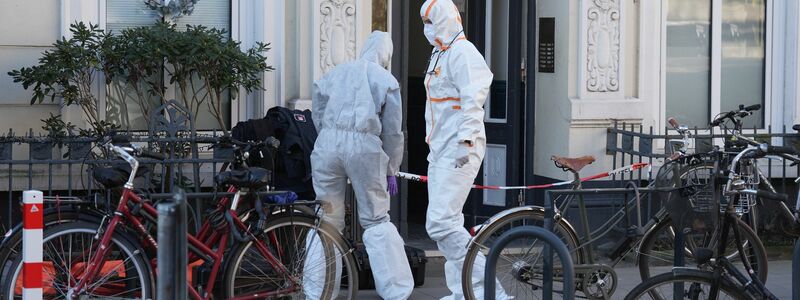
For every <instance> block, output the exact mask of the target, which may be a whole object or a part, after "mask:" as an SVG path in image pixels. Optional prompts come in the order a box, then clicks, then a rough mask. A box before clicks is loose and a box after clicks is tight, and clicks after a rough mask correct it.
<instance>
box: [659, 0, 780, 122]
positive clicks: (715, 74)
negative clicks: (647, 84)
mask: <svg viewBox="0 0 800 300" xmlns="http://www.w3.org/2000/svg"><path fill="white" fill-rule="evenodd" d="M667 1H668V0H667ZM667 1H661V25H660V29H661V39H660V46H659V47H660V48H659V50H660V56H661V62H660V74H659V76H660V82H659V90H660V95H659V98H660V101H659V102H660V103H659V104H660V109H659V115H658V117H657V119H656V120H659V122H657V123H658V124H661V126H660V127H661V128H664V127H666V126H667V124H666V123H667V122H666V120H667V119H668V118H669V117H670V116H667V115H666V106H667V90H666V86H667V85H666V77H667V68H666V66H667V55H666V49H667V14H668V13H669V7H668V3H667ZM710 1H711V47H710V48H711V49H710V52H711V66H710V69H711V76H710V95H709V102H708V105H709V108H710V109H709V113H710V114H711V115H710V116H709V120H713V119H714V117H715V116H716V115H718V114H719V113H721V112H722V111H721V110H722V108H721V107H722V99H721V94H722V90H721V85H722V81H721V79H722V47H721V45H722V6H723V5H722V1H723V0H710ZM764 1H765V5H766V19H765V25H766V28H765V31H766V32H765V33H766V37H765V41H764V82H763V86H764V89H763V91H762V93H763V97H764V103H763V107H762V108H761V112H762V113H763V114H764V123H763V126H761V127H758V128H756V131H757V132H759V133H761V132H767V131H768V130H769V128H770V127H774V126H775V125H776V124H775V123H776V121H779V120H775V118H773V104H774V103H773V96H772V95H773V92H774V89H775V88H774V87H773V76H772V74H773V60H774V58H775V57H782V55H783V54H782V52H781V51H784V50H781V49H775V48H773V36H774V32H775V13H774V12H775V3H774V2H775V1H773V0H764ZM678 121H680V120H678ZM751 130H752V128H751ZM659 131H660V130H659ZM698 132H701V133H709V132H711V129H710V128H707V127H706V128H698ZM667 133H669V134H676V132H675V131H674V130H668V131H667Z"/></svg>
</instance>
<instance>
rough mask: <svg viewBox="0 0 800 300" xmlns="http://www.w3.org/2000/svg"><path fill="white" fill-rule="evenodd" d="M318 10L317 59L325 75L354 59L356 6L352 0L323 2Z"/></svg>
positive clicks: (327, 0)
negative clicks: (319, 17)
mask: <svg viewBox="0 0 800 300" xmlns="http://www.w3.org/2000/svg"><path fill="white" fill-rule="evenodd" d="M319 8H320V13H321V14H322V22H321V23H320V25H319V27H320V28H319V31H320V37H319V41H320V44H319V59H320V68H321V69H322V72H323V73H325V72H328V71H330V70H331V69H332V68H333V67H335V66H336V65H338V64H340V63H343V62H346V61H351V60H354V59H355V58H356V26H355V24H356V6H355V1H354V0H324V1H322V3H321V4H320V7H319Z"/></svg>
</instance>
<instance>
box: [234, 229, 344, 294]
mask: <svg viewBox="0 0 800 300" xmlns="http://www.w3.org/2000/svg"><path fill="white" fill-rule="evenodd" d="M317 222H318V219H316V218H313V217H309V216H304V215H297V214H290V215H283V216H276V217H274V219H273V220H271V221H270V222H269V223H268V224H267V225H266V226H265V228H266V229H265V230H264V231H263V233H262V234H261V235H260V237H259V240H258V241H249V242H246V243H241V244H239V245H238V246H237V248H236V249H235V250H234V251H232V252H231V256H230V259H229V260H228V263H227V266H226V268H225V270H226V272H225V273H226V274H225V281H224V282H225V290H224V294H225V296H226V297H227V298H232V297H248V296H256V295H257V296H258V297H261V298H264V297H267V298H269V297H271V296H282V297H289V298H290V299H355V298H356V293H357V291H358V266H357V265H356V262H355V257H354V256H353V253H352V249H351V247H350V246H349V245H348V244H347V243H346V242H345V241H344V239H342V238H341V236H340V235H339V234H338V232H337V231H336V230H335V229H333V228H332V227H331V226H329V225H327V224H325V223H322V224H320V225H317Z"/></svg>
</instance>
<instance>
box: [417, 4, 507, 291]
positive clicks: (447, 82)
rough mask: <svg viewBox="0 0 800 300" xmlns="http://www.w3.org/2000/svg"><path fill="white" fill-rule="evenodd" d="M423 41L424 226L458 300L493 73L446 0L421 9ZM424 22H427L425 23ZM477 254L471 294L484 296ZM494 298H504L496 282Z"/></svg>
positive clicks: (453, 8)
mask: <svg viewBox="0 0 800 300" xmlns="http://www.w3.org/2000/svg"><path fill="white" fill-rule="evenodd" d="M420 16H421V17H422V19H423V21H424V22H425V23H426V24H425V25H424V26H425V37H426V38H427V39H428V41H429V42H430V43H431V45H433V46H434V49H433V54H432V55H431V60H430V62H429V65H428V67H427V75H426V76H425V89H426V91H427V95H428V98H427V103H426V105H427V107H426V111H425V123H426V124H427V136H426V142H427V143H428V146H429V147H430V154H429V155H428V162H429V165H428V178H429V181H428V199H429V202H428V212H427V222H426V224H425V227H426V229H427V231H428V235H429V236H430V237H431V239H433V240H434V241H436V243H437V246H438V247H439V250H440V251H441V252H442V253H443V254H444V256H445V259H446V260H447V261H446V262H445V266H444V267H445V279H446V281H447V287H448V289H450V291H451V292H452V293H453V294H452V295H450V296H447V297H445V298H443V299H463V298H464V297H463V293H462V286H461V270H462V269H463V266H464V257H465V256H466V253H467V248H466V246H467V244H468V242H469V239H470V235H469V233H467V231H466V230H465V229H464V215H463V214H462V210H463V208H464V203H465V202H466V200H467V196H468V195H469V192H470V189H471V187H472V183H473V182H474V180H475V176H477V174H478V170H479V169H480V166H481V163H482V161H483V156H484V153H485V151H486V132H485V129H484V124H483V118H484V110H483V104H484V102H485V101H486V96H487V95H488V93H489V86H490V85H491V84H492V78H493V74H492V72H491V70H489V67H488V66H487V65H486V62H485V60H484V58H483V56H481V54H480V52H478V49H476V48H475V45H473V44H472V43H471V42H469V41H468V40H467V39H466V37H465V36H464V34H463V27H462V25H461V16H460V15H459V12H458V8H457V7H456V5H455V4H453V2H452V1H451V0H427V1H425V3H424V4H423V5H422V8H421V9H420ZM426 20H427V21H426ZM484 263H485V258H484V257H483V256H479V257H478V258H477V259H476V263H475V264H476V266H475V268H474V272H473V275H472V281H473V283H475V285H474V287H475V288H476V289H475V296H476V297H477V298H479V299H482V298H483V288H482V287H483V273H484V272H483V265H484ZM497 287H498V290H497V291H496V296H497V298H498V299H505V298H506V295H505V293H504V292H503V290H502V287H501V286H500V284H499V283H498V284H497Z"/></svg>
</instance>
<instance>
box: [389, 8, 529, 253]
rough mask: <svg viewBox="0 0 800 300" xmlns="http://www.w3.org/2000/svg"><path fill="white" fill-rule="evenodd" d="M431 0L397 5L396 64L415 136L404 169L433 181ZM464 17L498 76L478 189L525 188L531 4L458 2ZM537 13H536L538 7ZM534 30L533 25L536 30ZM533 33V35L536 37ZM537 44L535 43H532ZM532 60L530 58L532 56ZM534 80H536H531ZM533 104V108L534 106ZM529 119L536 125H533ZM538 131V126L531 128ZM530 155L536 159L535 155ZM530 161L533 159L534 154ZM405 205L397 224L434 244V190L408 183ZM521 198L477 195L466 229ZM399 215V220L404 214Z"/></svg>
mask: <svg viewBox="0 0 800 300" xmlns="http://www.w3.org/2000/svg"><path fill="white" fill-rule="evenodd" d="M423 2H424V0H408V1H398V0H395V1H392V7H393V9H394V11H393V14H392V15H393V24H394V26H393V29H392V35H393V41H394V43H395V51H396V53H395V56H394V64H393V70H392V71H393V72H394V73H395V74H396V76H397V77H398V80H399V81H400V84H401V88H402V89H403V102H404V108H405V116H404V120H405V123H406V125H405V126H406V128H405V132H406V135H407V140H406V141H407V142H406V147H407V152H406V155H405V158H406V160H405V164H404V169H405V170H406V171H408V172H411V173H415V174H426V173H427V167H428V162H427V155H428V145H427V144H425V121H424V119H423V117H422V116H424V114H425V97H426V95H425V87H424V84H423V79H424V76H425V67H426V64H425V62H426V61H427V59H428V57H430V52H431V46H430V45H429V44H428V42H427V40H426V39H425V36H424V35H423V33H422V31H423V26H422V21H421V19H420V18H419V8H420V7H421V5H422V3H423ZM454 2H455V3H456V6H457V7H458V9H459V12H460V13H461V18H462V21H463V24H464V28H465V32H466V35H467V39H468V40H470V41H471V42H472V43H474V44H475V46H476V47H477V48H478V50H479V51H481V53H482V54H483V55H484V57H485V58H486V60H487V62H488V63H489V65H490V67H491V69H492V72H493V73H494V82H493V83H492V87H491V92H490V93H491V95H490V96H489V99H487V102H486V104H485V109H486V120H485V121H486V122H485V123H486V134H487V138H488V141H487V142H488V147H487V153H486V158H485V160H484V164H483V169H482V171H481V172H480V173H479V174H478V178H476V181H477V182H479V183H485V184H498V185H507V184H514V185H517V184H522V183H523V182H524V177H525V176H524V175H525V170H528V171H529V172H532V170H533V169H532V165H531V164H530V163H526V162H527V161H532V159H527V160H526V159H525V158H526V155H525V153H526V151H525V150H524V149H525V148H528V149H532V147H530V146H531V145H532V144H531V143H532V142H531V141H530V140H532V134H533V133H532V132H527V134H528V137H529V138H528V140H529V141H527V142H526V139H525V136H526V128H529V129H530V130H532V128H533V127H532V126H531V125H532V124H533V120H532V114H530V113H531V112H532V108H533V102H532V101H533V92H532V90H530V91H528V93H527V95H528V97H529V98H530V99H529V100H527V101H528V102H526V100H525V99H526V92H525V89H526V86H525V83H524V82H523V78H522V74H523V72H524V71H525V70H524V67H523V61H524V59H523V58H524V57H525V53H526V52H525V49H526V46H527V47H530V46H528V45H530V44H531V41H529V40H528V39H526V38H525V36H526V34H528V32H526V31H525V30H526V29H525V26H523V25H521V24H523V21H524V20H525V18H524V16H525V14H526V13H525V9H527V8H529V7H528V5H535V2H531V3H530V4H528V3H527V2H528V1H523V0H502V1H485V0H455V1H454ZM530 8H531V9H533V7H530ZM529 25H530V24H529ZM531 30H532V29H531ZM530 36H531V38H534V35H530ZM529 55H530V54H529ZM529 74H531V73H530V72H529ZM526 103H527V104H526ZM526 111H528V113H529V115H530V116H531V117H529V118H527V119H528V120H526V118H525V114H526ZM526 124H531V125H526ZM528 152H529V151H528ZM527 157H528V158H530V157H532V156H531V154H530V153H528V155H527ZM402 192H403V195H402V197H403V199H402V200H401V201H398V202H399V203H397V204H393V206H392V220H393V221H396V220H398V218H397V217H398V215H399V222H400V225H401V229H402V232H403V234H404V236H405V237H406V238H407V239H412V240H413V239H415V238H423V239H427V234H426V233H425V228H424V224H425V212H426V209H427V205H428V194H427V186H426V185H424V184H419V183H403V189H402ZM516 203H517V194H515V193H513V192H509V193H506V192H497V191H473V193H471V194H470V199H468V201H467V204H466V205H465V207H464V214H465V219H466V224H465V225H466V226H472V225H473V224H475V222H482V221H483V220H484V219H486V218H488V217H489V216H492V215H493V214H495V213H497V212H499V211H501V210H503V209H505V208H507V207H509V206H516ZM398 211H399V212H398Z"/></svg>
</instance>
